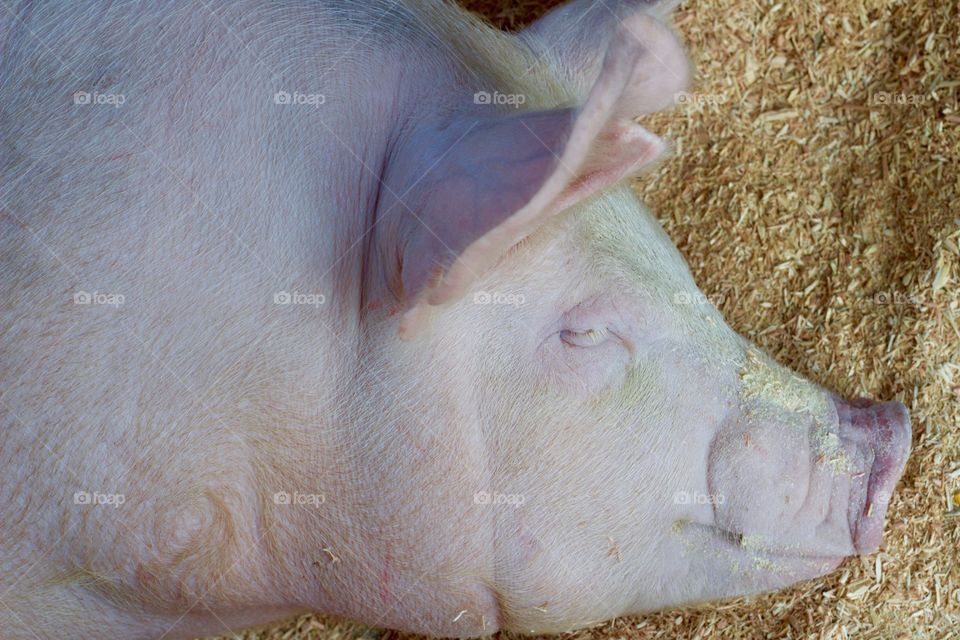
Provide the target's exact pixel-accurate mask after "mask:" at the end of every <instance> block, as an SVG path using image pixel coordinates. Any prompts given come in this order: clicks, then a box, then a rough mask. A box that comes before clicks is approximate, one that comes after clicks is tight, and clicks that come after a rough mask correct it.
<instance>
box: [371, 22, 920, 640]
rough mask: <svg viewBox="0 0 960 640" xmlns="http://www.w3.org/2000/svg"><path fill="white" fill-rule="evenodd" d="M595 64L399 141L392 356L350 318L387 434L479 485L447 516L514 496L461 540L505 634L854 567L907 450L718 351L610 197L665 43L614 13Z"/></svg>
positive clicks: (693, 293) (696, 307) (386, 267)
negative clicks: (476, 535) (399, 433)
mask: <svg viewBox="0 0 960 640" xmlns="http://www.w3.org/2000/svg"><path fill="white" fill-rule="evenodd" d="M595 66H596V78H595V82H594V83H593V84H592V88H591V89H590V90H589V91H588V92H587V94H586V96H585V99H584V101H583V104H582V106H580V107H579V108H570V109H559V108H558V109H545V110H540V111H535V110H526V111H524V110H513V109H511V108H510V106H509V105H507V107H506V109H504V108H503V107H502V106H499V107H498V105H496V104H479V105H474V104H472V101H470V102H471V104H470V106H469V108H466V109H465V110H464V111H463V112H462V113H458V114H456V115H452V116H451V115H448V116H446V117H445V118H441V119H439V120H438V121H436V122H428V123H427V124H426V125H425V126H423V127H420V128H419V129H418V130H416V131H413V132H412V133H411V134H410V135H409V137H408V138H407V139H406V142H405V145H404V146H403V147H402V149H401V152H398V154H397V159H396V160H395V162H394V163H393V164H391V165H390V166H389V167H388V169H387V172H386V178H385V189H384V193H383V194H381V196H382V202H381V208H380V209H379V215H381V216H383V217H387V216H391V215H395V216H396V219H397V220H399V221H401V222H398V223H396V224H394V225H385V227H384V228H387V229H390V233H381V234H379V235H378V237H377V239H376V242H377V245H376V246H377V247H378V249H379V252H380V255H381V256H382V258H381V260H379V261H378V263H377V267H376V269H377V270H378V271H379V272H380V274H381V277H382V280H383V282H384V283H385V284H384V286H383V290H384V291H389V292H391V293H392V295H395V296H396V297H397V299H398V300H399V301H401V302H402V303H404V302H405V303H406V305H407V306H406V308H405V311H404V313H403V314H402V315H400V316H399V330H400V332H401V334H402V336H403V338H404V341H403V342H401V341H398V340H396V339H395V332H396V331H397V324H398V319H397V317H393V318H388V317H384V316H379V317H378V318H376V319H372V320H370V321H369V328H368V332H369V333H370V334H371V336H372V337H371V340H372V341H373V342H374V343H375V344H376V345H377V346H376V347H372V348H371V350H372V351H374V352H375V355H373V356H372V357H373V358H374V360H373V361H372V362H371V367H373V368H376V370H377V371H378V372H380V373H378V376H380V377H382V378H383V380H381V382H382V381H384V380H385V381H387V383H388V384H389V385H391V386H392V388H394V389H402V392H401V393H402V395H403V398H404V402H405V403H407V406H408V407H409V408H411V411H409V412H408V413H411V414H412V413H416V412H418V411H419V412H420V415H421V416H422V417H423V420H424V422H423V423H419V424H414V425H412V428H411V429H410V430H407V431H406V433H408V434H409V433H413V432H422V431H423V430H426V431H429V432H430V433H432V434H433V435H434V436H436V439H435V440H433V442H434V443H435V444H434V445H433V446H434V447H435V448H436V449H437V455H440V456H442V455H443V449H444V447H445V446H447V445H449V447H450V449H451V451H456V455H458V456H463V468H464V469H468V468H469V469H472V468H473V466H478V467H480V468H481V470H480V471H478V472H476V473H474V472H472V471H465V472H464V477H465V478H469V480H463V481H462V484H463V494H464V496H466V498H465V499H469V496H472V495H473V494H474V493H475V492H478V491H480V492H482V491H487V492H490V494H491V495H493V494H496V493H500V494H502V495H506V496H514V498H513V500H512V502H511V501H509V500H508V501H506V503H507V504H509V505H510V506H504V507H503V508H498V507H497V505H496V504H493V505H484V504H479V505H475V504H470V505H469V508H465V509H463V510H458V513H459V514H460V515H459V516H458V518H459V519H458V521H459V522H461V523H468V522H469V523H470V524H469V525H465V526H471V527H476V528H477V529H478V530H485V527H487V526H489V527H490V528H491V529H492V530H493V531H494V532H495V536H494V538H493V540H494V543H493V544H494V546H495V547H496V562H495V563H494V565H493V567H492V568H491V569H490V575H488V576H485V577H484V580H486V581H488V582H489V583H495V584H496V588H497V589H498V590H499V591H501V592H502V593H503V594H505V595H504V597H503V598H502V601H503V602H506V603H508V605H509V606H508V611H506V613H505V614H504V615H505V616H506V617H508V618H510V619H512V620H515V621H517V624H516V626H518V627H519V628H524V629H527V628H537V629H538V630H550V629H558V628H564V627H568V626H570V625H571V624H576V623H582V622H586V621H589V620H592V619H597V618H601V617H606V616H611V615H619V614H622V613H626V612H636V611H643V610H650V609H655V608H659V607H664V606H669V605H673V604H679V603H684V602H691V601H697V600H703V599H708V598H716V597H723V596H731V595H737V594H742V593H748V592H754V591H759V590H765V589H771V588H777V587H780V586H785V585H787V584H790V583H792V582H795V581H797V580H800V579H804V578H809V577H813V576H817V575H821V574H823V573H825V572H827V571H830V570H832V569H833V568H834V567H836V566H837V565H838V564H839V563H840V561H841V560H842V559H843V558H844V557H845V556H849V555H854V554H862V553H869V552H871V551H873V550H875V549H876V548H877V546H878V545H879V542H880V534H881V531H882V527H883V519H884V514H885V511H886V507H887V503H888V501H889V498H890V492H891V491H892V490H893V488H894V484H895V483H896V481H897V480H898V478H899V476H900V474H901V472H902V470H903V467H904V464H905V461H906V457H907V454H908V450H909V445H910V428H909V423H908V418H907V413H906V411H905V409H904V407H903V406H902V405H900V404H899V403H871V402H866V401H855V402H846V401H843V400H841V399H840V398H838V397H836V396H834V395H832V394H831V393H829V392H827V391H825V390H824V389H823V388H821V387H819V386H817V385H816V384H814V383H812V382H810V381H808V380H806V379H804V378H801V377H799V376H798V375H796V374H794V373H792V372H790V371H789V370H787V369H785V368H783V367H780V366H778V365H777V364H775V363H774V362H773V361H772V360H771V359H770V358H768V357H767V356H766V355H764V354H763V353H762V352H761V351H759V350H758V349H757V348H756V347H754V346H752V345H751V344H750V343H749V342H747V341H745V340H744V339H742V338H741V337H739V336H738V335H737V334H736V333H735V332H733V331H732V330H731V329H730V328H729V327H728V326H727V325H726V323H725V322H724V320H723V318H722V317H721V316H720V314H719V313H718V312H717V310H716V309H715V308H714V307H713V306H712V305H711V304H710V303H709V302H708V301H706V300H705V299H704V297H703V296H702V295H701V294H700V292H699V290H698V289H697V287H696V285H695V284H694V282H693V279H692V277H691V275H690V272H689V270H688V268H687V266H686V265H685V263H684V261H683V259H682V258H681V256H680V255H679V253H678V252H677V250H676V249H675V248H674V247H673V245H672V244H671V243H670V241H669V240H668V238H667V237H666V236H665V234H664V233H663V232H662V230H661V229H660V226H659V224H658V223H657V221H656V220H655V219H654V218H653V217H652V216H651V215H650V214H649V213H648V212H647V211H646V210H645V209H644V208H643V207H642V206H641V205H640V204H639V202H638V201H637V200H636V198H635V197H634V195H633V194H632V192H631V191H630V190H629V188H627V187H626V186H624V185H621V184H619V183H620V182H621V181H622V180H623V179H624V178H625V177H627V176H629V175H630V174H632V173H634V172H636V171H637V170H638V169H639V168H641V167H643V166H645V165H647V164H648V163H650V162H651V161H653V160H655V159H656V158H657V157H658V156H660V154H661V153H662V151H663V150H664V148H665V145H664V143H663V142H662V141H661V140H660V139H659V138H657V137H656V136H655V135H653V134H651V133H650V132H648V131H647V130H645V129H644V128H643V127H641V126H640V125H638V124H636V123H634V122H633V118H634V116H636V115H639V114H643V113H650V112H653V111H655V110H658V109H661V108H663V107H665V106H667V105H668V104H670V103H671V101H672V98H673V96H674V95H675V94H676V92H678V91H681V90H683V89H684V88H685V86H686V82H687V78H688V75H689V71H688V66H687V62H686V58H685V56H684V54H683V50H682V47H681V46H680V44H679V43H678V41H677V40H676V38H675V36H674V35H673V33H672V32H671V31H670V30H669V29H668V28H666V27H665V26H663V25H662V24H661V23H660V22H659V21H658V20H656V19H654V18H652V17H649V16H648V15H644V14H637V15H634V16H631V17H629V18H627V19H625V20H623V21H622V22H621V23H620V24H619V25H618V26H617V27H616V29H615V30H614V31H613V34H612V36H611V37H610V38H609V46H608V47H607V49H606V53H605V55H604V56H603V58H602V62H601V63H599V64H597V65H595ZM468 100H469V98H468ZM491 102H493V101H491ZM394 209H399V210H396V211H395V210H394ZM390 403H393V400H391V401H390ZM384 412H385V415H386V414H391V415H392V416H394V418H393V419H395V420H397V421H402V420H404V419H413V420H414V421H416V419H415V418H410V417H408V418H403V417H400V416H399V413H398V412H397V410H396V408H395V407H394V408H393V409H390V408H384ZM465 433H466V434H469V435H463V434H465ZM438 434H439V435H438ZM422 437H427V436H422ZM444 442H446V443H447V445H445V444H444ZM459 442H470V443H472V444H471V445H469V446H467V445H464V446H463V447H461V446H460V445H459V444H457V443H459ZM471 447H472V448H471ZM447 481H448V482H451V483H457V482H460V480H454V479H450V478H448V479H447ZM481 502H482V501H481ZM493 502H495V500H493ZM517 502H520V503H521V504H519V505H518V504H517ZM546 585H550V586H549V587H547V586H546ZM564 594H566V595H564ZM545 601H548V602H552V603H557V604H559V603H562V605H561V606H560V607H559V608H557V609H552V608H551V607H550V606H544V605H543V603H544V602H545Z"/></svg>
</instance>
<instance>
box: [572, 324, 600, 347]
mask: <svg viewBox="0 0 960 640" xmlns="http://www.w3.org/2000/svg"><path fill="white" fill-rule="evenodd" d="M609 335H610V330H609V329H607V328H606V327H604V328H602V329H587V330H585V331H573V330H572V329H564V330H563V331H561V332H560V339H561V340H563V341H564V342H565V343H567V344H569V345H571V346H574V347H592V346H594V345H597V344H600V343H601V342H603V341H604V340H606V339H607V337H608V336H609Z"/></svg>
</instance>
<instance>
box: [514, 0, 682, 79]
mask: <svg viewBox="0 0 960 640" xmlns="http://www.w3.org/2000/svg"><path fill="white" fill-rule="evenodd" d="M678 3H679V0H605V1H603V2H598V1H597V0H569V1H568V2H565V3H564V4H562V5H560V6H559V7H556V8H555V9H552V10H551V11H549V12H548V13H547V14H546V15H544V16H543V17H542V18H540V19H539V20H537V21H536V22H534V23H533V24H532V25H530V26H529V27H527V28H526V29H524V30H523V31H522V32H520V37H521V39H523V40H524V42H525V43H526V44H527V46H528V47H529V48H530V49H531V50H532V51H534V52H535V53H536V55H537V58H538V60H542V61H544V62H552V63H553V66H554V67H555V69H556V71H557V72H558V74H559V76H560V77H561V78H562V80H563V82H564V84H565V85H566V86H567V88H568V89H569V90H570V91H571V92H572V93H573V95H576V96H579V97H583V96H584V95H586V93H587V92H588V91H589V90H590V87H591V86H592V84H593V81H594V79H595V78H596V77H597V74H598V72H599V70H600V66H601V65H602V63H603V59H604V54H605V52H606V51H607V47H608V44H609V42H610V41H611V40H612V39H613V37H614V34H615V33H616V30H617V25H618V24H621V23H623V24H626V23H628V22H630V21H631V20H635V19H636V18H635V17H634V16H636V15H637V14H644V15H648V16H651V17H653V18H655V19H657V20H659V21H661V22H669V20H670V15H671V13H672V12H673V10H674V8H676V5H677V4H678ZM663 62H664V64H665V66H667V67H668V68H673V67H675V66H676V67H681V66H683V63H684V61H683V60H668V59H667V58H664V60H663ZM678 63H679V64H678ZM681 75H683V74H682V73H677V77H675V78H674V79H675V80H679V79H680V78H679V76H681ZM685 88H686V87H685V85H684V86H681V85H680V84H678V85H677V86H676V87H675V88H674V92H678V91H682V90H683V89H685Z"/></svg>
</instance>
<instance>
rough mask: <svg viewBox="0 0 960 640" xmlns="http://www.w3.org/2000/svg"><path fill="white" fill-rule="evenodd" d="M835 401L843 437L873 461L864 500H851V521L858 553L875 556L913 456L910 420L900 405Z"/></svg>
mask: <svg viewBox="0 0 960 640" xmlns="http://www.w3.org/2000/svg"><path fill="white" fill-rule="evenodd" d="M833 402H834V406H835V407H836V410H837V416H838V418H839V421H840V431H839V434H840V437H841V438H842V439H843V440H845V441H848V442H852V443H853V444H854V446H856V447H857V448H858V449H859V450H860V451H862V452H863V455H864V458H865V459H868V460H871V463H870V467H869V471H863V472H861V476H862V477H861V479H860V483H859V484H860V491H859V494H860V499H859V500H851V504H850V511H849V514H848V518H849V522H850V533H851V538H852V540H853V546H854V549H855V550H856V553H857V554H860V555H863V554H868V553H873V552H874V551H876V550H877V548H878V547H879V546H880V538H881V536H882V535H883V524H884V521H885V519H886V513H887V507H888V505H889V504H890V498H891V496H892V494H893V489H894V487H895V485H896V483H897V481H898V480H899V479H900V476H901V474H902V473H903V469H904V467H905V466H906V463H907V458H908V456H909V455H910V438H911V432H910V418H909V416H908V414H907V409H906V407H904V406H903V405H902V404H900V403H899V402H873V401H871V400H866V399H857V400H852V401H849V402H848V401H845V400H843V399H841V398H838V397H834V398H833Z"/></svg>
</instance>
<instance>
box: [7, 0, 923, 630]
mask: <svg viewBox="0 0 960 640" xmlns="http://www.w3.org/2000/svg"><path fill="white" fill-rule="evenodd" d="M669 15H670V6H669V5H668V4H662V3H661V4H654V3H644V2H638V1H626V0H625V1H623V2H619V3H614V2H603V3H594V2H593V0H576V1H574V2H572V3H570V4H567V5H564V6H561V7H559V8H557V9H554V10H553V11H552V12H550V13H548V14H547V15H545V16H544V17H543V18H541V19H539V20H538V21H536V22H535V23H533V24H532V25H530V26H529V27H527V28H526V29H524V30H522V31H520V32H517V33H504V32H500V31H498V30H496V29H494V28H492V27H490V26H488V25H486V24H485V23H483V22H481V21H480V20H479V19H477V18H475V17H473V16H472V15H471V14H469V13H467V12H465V11H464V10H462V9H460V8H458V7H456V6H453V5H449V4H445V3H440V2H427V1H417V2H413V1H411V2H406V3H399V2H394V1H388V0H369V1H367V2H354V1H343V0H340V1H337V2H334V1H332V0H331V1H330V2H324V1H316V0H313V1H308V0H277V1H276V2H271V3H262V2H255V1H253V0H236V1H232V2H228V1H226V0H204V1H202V2H188V1H186V0H172V1H171V2H165V3H145V4H137V3H85V2H57V1H54V2H46V3H40V2H33V1H31V0H13V1H12V2H11V1H10V0H8V2H6V3H5V5H4V7H3V8H2V11H0V16H2V17H0V109H2V114H3V115H2V119H0V122H2V125H0V134H2V145H0V153H2V156H0V176H2V181H0V185H2V186H0V225H2V230H3V232H2V234H0V256H2V258H0V272H2V275H3V277H2V279H0V285H2V292H3V296H2V299H3V306H2V309H0V313H2V316H0V354H2V360H0V415H2V421H3V428H2V432H0V433H2V436H0V470H2V471H0V473H2V482H0V494H2V500H0V534H2V535H0V587H2V588H0V605H2V606H0V628H2V629H3V632H2V633H3V636H4V637H5V638H14V639H19V638H125V639H129V638H133V639H140V638H143V639H147V638H150V639H153V638H167V639H170V638H191V637H195V636H198V635H202V634H214V633H225V632H234V631H236V630H238V629H240V628H242V627H246V626H250V625H259V624H264V623H267V622H269V621H271V620H275V619H278V618H281V617H284V616H290V615H294V614H298V613H301V612H307V611H313V612H319V613H323V614H329V615H334V616H342V617H346V618H350V619H354V620H359V621H362V622H364V623H367V624H369V625H373V626H379V627H389V628H394V629H400V630H406V631H412V632H417V633H423V634H429V635H433V636H446V637H474V636H482V635H488V634H492V633H494V632H496V631H498V630H509V631H516V632H521V633H547V632H558V631H563V630H570V629H575V628H578V627H583V626H585V625H590V624H593V623H595V622H598V621H602V620H605V619H609V618H612V617H615V616H623V615H628V614H642V613H644V612H650V611H655V610H658V609H661V608H665V607H675V606H680V605H684V604H688V603H696V602H702V601H706V600H712V599H718V598H727V597H732V596H736V595H740V594H749V593H756V592H761V591H768V590H775V589H779V588H782V587H784V586H786V585H790V584H792V583H795V582H797V581H800V580H804V579H809V578H813V577H816V576H820V575H823V574H825V573H827V572H830V571H832V570H833V569H834V568H836V567H837V566H838V565H839V564H840V563H841V562H842V561H843V559H844V558H845V557H847V556H851V555H857V554H869V553H872V552H874V551H875V550H876V549H877V548H878V546H879V544H880V542H881V534H882V530H883V524H884V518H885V513H886V509H887V506H888V503H889V502H890V499H891V492H892V491H893V489H894V487H895V484H896V483H897V481H898V479H899V477H900V476H901V474H902V472H903V469H904V465H905V463H906V459H907V456H908V453H909V448H910V441H911V431H910V426H909V418H908V414H907V411H906V409H905V408H904V406H903V405H902V404H900V403H898V402H873V401H869V400H863V399H858V400H845V399H843V398H841V397H840V396H838V395H836V394H834V393H832V392H830V391H828V390H826V389H824V388H822V387H821V386H818V385H817V384H815V383H814V382H811V381H809V380H806V379H804V378H802V377H801V376H799V375H797V374H795V373H793V372H791V371H789V370H788V369H786V368H784V367H782V366H780V365H778V364H777V363H776V362H774V361H773V360H772V359H771V358H770V357H768V356H767V355H765V354H764V353H763V352H762V351H761V350H760V349H759V348H757V347H756V346H754V345H753V344H751V343H750V342H748V341H747V340H745V339H743V338H741V337H740V336H738V335H737V334H736V333H735V332H734V331H733V330H732V329H730V328H729V327H728V325H727V324H726V323H725V322H724V320H723V318H722V317H721V315H720V313H719V312H718V310H717V309H716V308H715V307H714V306H712V305H711V304H710V303H709V301H707V300H705V299H704V297H703V296H702V294H700V292H699V290H698V289H697V286H696V284H695V283H694V280H693V278H692V276H691V274H690V271H689V269H688V267H687V266H686V264H685V262H684V261H683V259H682V258H681V256H680V254H679V252H678V251H677V250H676V248H675V247H674V246H673V245H672V244H671V242H670V241H669V239H668V238H667V237H666V235H665V234H664V232H663V231H662V230H661V228H660V226H659V224H658V222H657V220H656V218H655V217H654V216H653V215H652V214H651V213H650V212H649V211H647V210H646V209H645V208H644V207H643V205H642V204H641V203H640V202H639V201H638V199H637V197H636V196H635V194H634V193H633V192H632V190H631V189H630V186H629V182H628V178H629V177H630V176H632V175H634V174H636V173H638V172H639V171H642V170H650V168H651V167H654V166H656V162H658V161H659V159H661V158H663V157H664V155H665V152H666V151H667V150H668V144H667V143H666V142H665V141H664V140H663V139H661V138H660V137H659V136H657V135H656V134H654V133H653V132H651V131H649V130H647V129H646V128H644V127H643V126H641V125H640V124H638V123H637V122H636V121H635V120H636V118H637V117H639V116H643V115H644V114H650V113H653V112H656V111H659V110H662V109H665V108H667V107H669V106H670V105H671V104H672V103H673V101H674V99H675V96H676V95H677V94H678V93H679V92H681V91H684V90H685V89H686V88H687V87H688V84H689V79H690V76H691V70H690V66H689V64H688V62H687V58H686V55H685V53H684V49H683V46H682V44H681V43H680V41H679V39H678V37H677V36H676V35H675V34H674V32H673V31H672V29H671V28H670V24H669Z"/></svg>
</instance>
